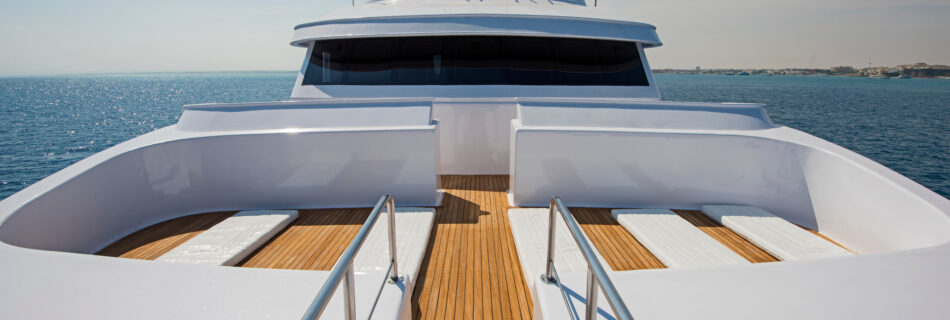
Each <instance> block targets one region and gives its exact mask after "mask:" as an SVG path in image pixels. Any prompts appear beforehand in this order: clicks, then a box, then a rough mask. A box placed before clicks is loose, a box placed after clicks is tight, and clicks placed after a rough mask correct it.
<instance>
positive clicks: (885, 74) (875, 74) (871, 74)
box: [653, 63, 950, 79]
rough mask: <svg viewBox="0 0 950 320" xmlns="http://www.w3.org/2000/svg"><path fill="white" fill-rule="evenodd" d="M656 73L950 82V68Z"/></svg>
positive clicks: (687, 70)
mask: <svg viewBox="0 0 950 320" xmlns="http://www.w3.org/2000/svg"><path fill="white" fill-rule="evenodd" d="M653 73H674V74H719V75H740V76H745V75H753V74H758V75H769V76H771V75H783V76H784V75H796V76H842V77H866V78H882V79H887V78H904V79H907V78H924V79H950V66H945V65H929V64H926V63H916V64H909V65H899V66H895V67H869V68H863V69H857V68H854V67H850V66H840V67H831V68H828V69H815V68H782V69H755V68H722V69H703V68H701V67H696V68H695V69H653Z"/></svg>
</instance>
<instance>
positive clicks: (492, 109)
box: [433, 99, 516, 174]
mask: <svg viewBox="0 0 950 320" xmlns="http://www.w3.org/2000/svg"><path fill="white" fill-rule="evenodd" d="M515 113H516V112H515V101H514V99H471V100H467V99H466V100H462V99H459V100H454V99H436V100H435V103H433V117H434V118H435V119H436V120H438V121H439V151H440V159H441V161H442V163H441V171H440V173H441V174H508V161H509V155H508V149H509V146H508V139H509V138H508V137H509V132H508V131H509V127H510V126H511V120H512V119H514V118H515Z"/></svg>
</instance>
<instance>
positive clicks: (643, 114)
mask: <svg viewBox="0 0 950 320" xmlns="http://www.w3.org/2000/svg"><path fill="white" fill-rule="evenodd" d="M518 119H519V120H520V122H521V124H522V125H524V126H539V127H596V128H652V129H719V130H762V129H769V128H772V127H773V126H774V125H773V124H772V121H771V120H769V117H768V115H767V114H766V113H765V108H764V106H763V105H761V104H752V103H701V102H670V101H636V100H630V99H596V100H595V99H526V98H522V99H518Z"/></svg>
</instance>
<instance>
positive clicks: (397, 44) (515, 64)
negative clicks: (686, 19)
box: [303, 36, 649, 86]
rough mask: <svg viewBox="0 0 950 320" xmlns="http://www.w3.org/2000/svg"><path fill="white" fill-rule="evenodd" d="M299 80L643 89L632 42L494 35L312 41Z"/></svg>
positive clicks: (307, 82) (643, 79)
mask: <svg viewBox="0 0 950 320" xmlns="http://www.w3.org/2000/svg"><path fill="white" fill-rule="evenodd" d="M303 84H304V85H500V84H511V85H562V86H649V82H648V81H647V77H646V72H645V71H644V69H643V62H642V61H641V59H640V52H639V50H638V49H637V44H636V43H634V42H623V41H609V40H586V39H559V38H531V37H498V36H494V37H479V36H458V37H411V38H360V39H341V40H325V41H317V42H315V43H314V48H313V53H312V54H311V56H310V63H309V65H308V66H307V70H306V72H305V73H304V80H303Z"/></svg>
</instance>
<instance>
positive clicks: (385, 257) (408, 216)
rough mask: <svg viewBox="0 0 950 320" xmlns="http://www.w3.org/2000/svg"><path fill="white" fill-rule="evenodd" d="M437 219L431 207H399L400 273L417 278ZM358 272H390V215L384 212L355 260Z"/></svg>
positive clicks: (397, 223) (397, 219) (397, 225)
mask: <svg viewBox="0 0 950 320" xmlns="http://www.w3.org/2000/svg"><path fill="white" fill-rule="evenodd" d="M434 220H435V209H432V208H413V207H397V208H396V254H397V257H396V258H397V260H398V262H399V273H400V274H408V275H409V276H410V277H412V278H413V279H415V277H416V275H417V274H418V272H419V266H420V265H421V264H422V256H423V255H424V254H425V250H426V245H428V243H429V233H430V232H431V231H432V223H433V221H434ZM353 271H355V272H388V271H389V213H388V212H385V211H384V212H383V213H382V214H381V215H380V216H379V220H377V221H376V225H374V226H373V229H372V230H371V231H370V233H369V236H368V237H367V239H366V242H364V243H363V247H362V248H360V252H359V253H358V254H357V255H356V259H355V260H354V261H353Z"/></svg>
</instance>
